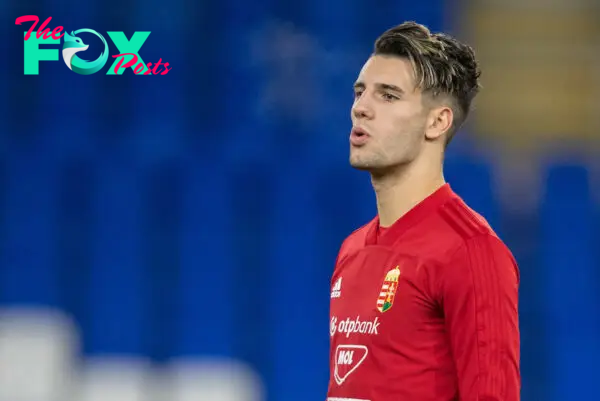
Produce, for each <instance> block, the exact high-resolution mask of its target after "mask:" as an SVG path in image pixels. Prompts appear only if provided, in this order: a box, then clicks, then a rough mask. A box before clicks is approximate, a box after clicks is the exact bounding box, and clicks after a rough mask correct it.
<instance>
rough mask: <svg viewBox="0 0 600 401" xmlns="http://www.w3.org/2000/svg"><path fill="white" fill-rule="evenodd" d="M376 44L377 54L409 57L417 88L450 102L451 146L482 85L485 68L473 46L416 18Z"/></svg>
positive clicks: (435, 97)
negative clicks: (451, 115)
mask: <svg viewBox="0 0 600 401" xmlns="http://www.w3.org/2000/svg"><path fill="white" fill-rule="evenodd" d="M374 47H375V48H374V55H381V56H395V57H401V58H405V59H408V60H409V61H410V63H411V64H412V66H413V70H414V76H415V83H416V87H417V88H418V89H420V90H421V91H422V92H423V94H424V95H426V96H430V97H431V98H432V99H442V100H446V101H448V102H449V103H448V105H449V106H450V107H451V108H452V112H453V114H454V119H453V123H452V126H451V127H450V129H449V131H448V133H447V136H446V145H448V143H449V142H450V141H451V140H452V138H453V137H454V135H455V134H456V132H457V131H458V129H459V128H460V127H461V126H462V124H463V123H464V122H465V120H466V119H467V116H468V115H469V112H470V111H471V103H472V102H473V99H474V98H475V96H476V95H477V93H478V92H479V90H480V88H481V84H480V82H479V77H480V76H481V70H480V68H479V65H478V63H477V60H476V59H475V52H474V51H473V49H472V48H471V47H470V46H468V45H467V44H464V43H461V42H459V41H458V40H457V39H455V38H453V37H451V36H450V35H447V34H444V33H435V34H434V33H431V32H430V31H429V29H428V28H427V27H425V26H424V25H421V24H417V23H416V22H413V21H409V22H405V23H403V24H401V25H398V26H395V27H393V28H391V29H389V30H387V31H386V32H384V33H383V34H382V35H381V36H380V37H379V38H377V40H376V41H375V46H374Z"/></svg>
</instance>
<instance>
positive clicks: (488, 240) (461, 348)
mask: <svg viewBox="0 0 600 401" xmlns="http://www.w3.org/2000/svg"><path fill="white" fill-rule="evenodd" d="M518 284H519V272H518V267H517V264H516V263H515V261H514V259H513V257H512V255H511V253H510V251H509V250H508V249H507V248H506V246H505V245H504V244H503V243H502V242H501V241H500V240H499V239H498V238H496V237H494V236H491V235H486V236H480V237H477V238H472V239H470V240H469V241H467V243H466V244H465V246H464V247H463V248H462V249H461V250H459V251H458V252H457V254H456V255H455V257H454V258H453V261H452V263H451V266H449V268H448V269H445V276H444V277H443V281H442V307H443V310H444V316H445V319H446V327H447V330H448V333H449V336H450V344H451V349H452V355H453V358H454V361H455V364H456V369H457V373H458V381H459V400H460V401H519V400H520V390H521V378H520V368H519V358H520V355H519V347H520V344H519V342H520V340H519V318H518Z"/></svg>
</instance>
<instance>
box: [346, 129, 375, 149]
mask: <svg viewBox="0 0 600 401" xmlns="http://www.w3.org/2000/svg"><path fill="white" fill-rule="evenodd" d="M369 138H370V135H369V133H368V132H367V131H366V130H365V129H364V128H361V127H353V128H352V131H351V132H350V143H351V144H352V145H353V146H362V145H364V144H365V143H366V142H367V141H368V140H369Z"/></svg>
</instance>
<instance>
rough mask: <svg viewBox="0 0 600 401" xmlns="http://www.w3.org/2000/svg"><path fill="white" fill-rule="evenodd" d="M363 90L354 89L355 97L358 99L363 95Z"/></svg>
mask: <svg viewBox="0 0 600 401" xmlns="http://www.w3.org/2000/svg"><path fill="white" fill-rule="evenodd" d="M362 93H363V91H362V90H361V89H356V90H354V98H355V99H358V98H359V97H360V95H362Z"/></svg>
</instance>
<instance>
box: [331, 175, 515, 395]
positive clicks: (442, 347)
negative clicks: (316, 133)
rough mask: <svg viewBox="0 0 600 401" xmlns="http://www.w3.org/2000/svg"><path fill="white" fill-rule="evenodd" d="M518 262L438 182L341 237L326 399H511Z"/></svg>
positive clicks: (447, 189) (333, 299)
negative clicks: (382, 218) (399, 210)
mask: <svg viewBox="0 0 600 401" xmlns="http://www.w3.org/2000/svg"><path fill="white" fill-rule="evenodd" d="M518 284H519V271H518V266H517V263H516V262H515V260H514V258H513V256H512V254H511V252H510V251H509V250H508V248H507V247H506V246H505V245H504V243H503V242H502V241H501V240H500V239H499V238H498V237H497V236H496V234H495V233H494V232H493V230H492V229H491V228H490V226H489V225H488V224H487V222H486V221H485V220H484V219H483V218H482V217H481V216H479V215H478V214H477V213H475V212H474V211H473V210H471V209H470V208H469V207H468V206H467V205H466V204H465V203H464V202H463V201H462V199H461V198H460V197H459V196H458V195H456V194H455V193H454V192H453V191H452V190H451V188H450V186H449V185H448V184H446V185H444V186H443V187H441V188H440V189H438V190H437V191H436V192H435V193H434V194H432V195H431V196H429V197H428V198H426V199H425V200H424V201H422V202H421V203H420V204H418V205H417V206H415V207H414V208H413V209H412V210H410V211H409V212H408V213H407V214H405V215H404V216H403V217H402V218H400V219H399V220H398V221H397V222H396V223H394V225H392V226H391V227H389V228H388V229H386V230H385V231H382V232H380V230H379V220H378V218H377V217H376V218H375V219H373V220H372V221H371V222H370V223H368V224H367V225H365V226H363V227H361V228H359V229H358V230H356V231H355V232H353V233H352V234H351V235H350V236H349V237H348V238H347V239H346V240H345V241H344V242H343V244H342V247H341V249H340V252H339V255H338V258H337V262H336V266H335V270H334V273H333V277H332V291H331V323H330V334H331V353H330V369H331V377H330V382H329V389H328V393H327V396H328V401H362V400H365V401H518V400H519V399H520V388H521V378H520V370H519V358H520V356H519V320H518V307H517V303H518Z"/></svg>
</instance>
